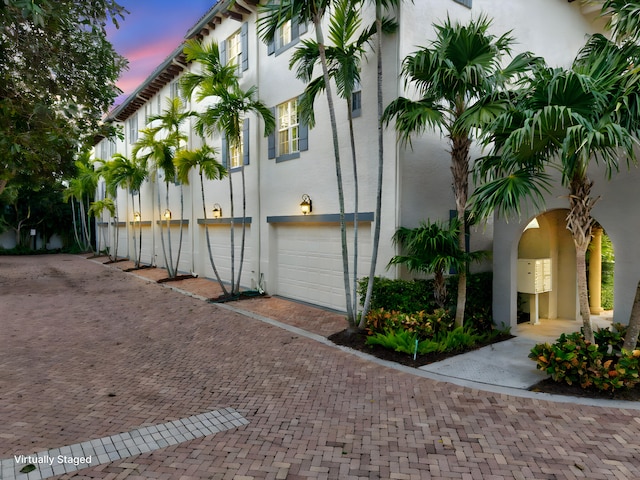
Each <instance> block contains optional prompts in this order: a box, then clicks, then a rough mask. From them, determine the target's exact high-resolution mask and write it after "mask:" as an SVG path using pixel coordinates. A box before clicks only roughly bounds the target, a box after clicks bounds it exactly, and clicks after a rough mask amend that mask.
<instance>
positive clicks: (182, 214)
mask: <svg viewBox="0 0 640 480" xmlns="http://www.w3.org/2000/svg"><path fill="white" fill-rule="evenodd" d="M183 219H184V192H183V187H182V185H180V237H179V239H178V254H177V255H176V263H175V273H176V276H177V275H178V271H179V269H180V253H182V233H183V231H184V230H183V228H182V227H183Z"/></svg>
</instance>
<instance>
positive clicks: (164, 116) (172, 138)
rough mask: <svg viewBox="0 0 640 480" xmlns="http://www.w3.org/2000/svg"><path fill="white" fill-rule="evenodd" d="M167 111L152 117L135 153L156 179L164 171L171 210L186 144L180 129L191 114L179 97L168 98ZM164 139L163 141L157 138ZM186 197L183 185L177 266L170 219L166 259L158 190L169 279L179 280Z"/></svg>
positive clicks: (162, 232) (137, 144) (133, 151)
mask: <svg viewBox="0 0 640 480" xmlns="http://www.w3.org/2000/svg"><path fill="white" fill-rule="evenodd" d="M166 104H167V108H166V109H165V110H163V111H162V113H160V114H158V115H154V116H151V117H149V120H148V124H149V125H151V126H150V127H147V128H145V129H142V130H141V131H140V132H141V133H142V135H141V137H140V139H139V140H138V141H137V142H136V144H135V145H134V147H133V150H132V153H133V156H134V158H136V159H139V160H140V161H142V162H143V165H145V166H146V165H147V162H149V161H151V162H152V167H151V168H152V173H153V177H154V178H157V174H158V172H159V171H162V173H163V176H164V183H165V204H166V208H167V209H168V208H169V184H170V183H171V182H173V181H174V180H175V178H176V169H175V165H174V163H173V159H174V157H175V155H176V152H177V151H179V150H180V149H181V148H182V143H183V142H186V140H187V136H186V135H185V134H184V133H183V132H182V131H181V126H182V124H183V123H184V122H185V120H186V119H187V118H188V117H189V116H190V115H191V113H189V112H184V111H183V106H182V101H181V100H180V99H179V98H173V99H171V98H168V99H167V102H166ZM158 137H162V138H158ZM183 208H184V197H183V190H182V186H180V224H179V228H180V238H179V243H178V252H177V257H176V260H175V263H174V261H173V250H172V248H171V229H170V228H169V221H168V220H167V222H166V223H167V243H168V245H167V247H168V250H169V252H168V253H169V255H168V258H167V248H166V247H165V241H164V231H163V227H164V225H163V221H162V219H163V215H162V207H161V200H160V189H158V217H159V219H160V241H161V244H162V253H163V255H164V263H165V265H166V268H167V274H168V275H169V278H176V277H177V275H178V267H179V264H180V251H181V249H182V234H183V228H182V227H183V222H182V220H183V216H184V212H183Z"/></svg>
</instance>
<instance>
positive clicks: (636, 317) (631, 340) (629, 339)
mask: <svg viewBox="0 0 640 480" xmlns="http://www.w3.org/2000/svg"><path fill="white" fill-rule="evenodd" d="M639 334H640V282H638V286H637V288H636V297H635V299H634V300H633V307H632V308H631V317H630V318H629V326H628V327H627V334H626V335H625V337H624V344H623V345H622V349H623V350H625V351H627V352H631V351H633V350H635V349H636V348H637V346H638V335H639Z"/></svg>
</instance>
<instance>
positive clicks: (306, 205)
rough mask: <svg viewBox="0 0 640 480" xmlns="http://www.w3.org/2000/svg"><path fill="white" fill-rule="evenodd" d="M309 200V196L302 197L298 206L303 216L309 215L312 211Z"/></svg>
mask: <svg viewBox="0 0 640 480" xmlns="http://www.w3.org/2000/svg"><path fill="white" fill-rule="evenodd" d="M311 203H312V202H311V198H309V195H307V194H306V193H305V194H303V195H302V203H301V204H300V210H301V211H302V214H303V215H306V214H307V213H311V211H312V208H313V207H312V205H311Z"/></svg>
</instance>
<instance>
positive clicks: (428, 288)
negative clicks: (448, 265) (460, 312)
mask: <svg viewBox="0 0 640 480" xmlns="http://www.w3.org/2000/svg"><path fill="white" fill-rule="evenodd" d="M492 281H493V275H492V273H491V272H480V273H473V274H470V275H469V276H468V282H467V302H466V305H465V316H466V318H467V322H466V323H467V324H472V325H474V326H475V327H476V328H477V329H478V330H480V331H490V330H491V329H492V328H493V323H492V318H493V317H492V313H491V312H492V307H491V306H492V301H493V300H492V298H493V296H492ZM447 282H448V287H447V288H448V289H449V290H450V291H453V292H455V291H456V288H457V285H458V283H457V276H456V275H450V276H449V277H447ZM368 283H369V282H368V278H367V277H365V278H362V279H361V280H360V282H359V285H358V294H359V295H360V302H361V303H362V302H363V299H364V295H365V292H366V291H367V285H368ZM451 301H452V300H451V299H450V300H449V303H448V305H447V306H448V307H449V308H452V307H453V305H452V303H451ZM371 306H372V310H376V309H384V310H385V311H399V312H404V313H415V312H420V311H423V310H424V311H426V312H433V311H435V310H436V309H438V305H437V304H436V302H435V300H434V299H433V280H423V279H415V280H401V279H398V280H391V279H388V278H384V277H376V278H375V281H374V282H373V293H372V297H371Z"/></svg>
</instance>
